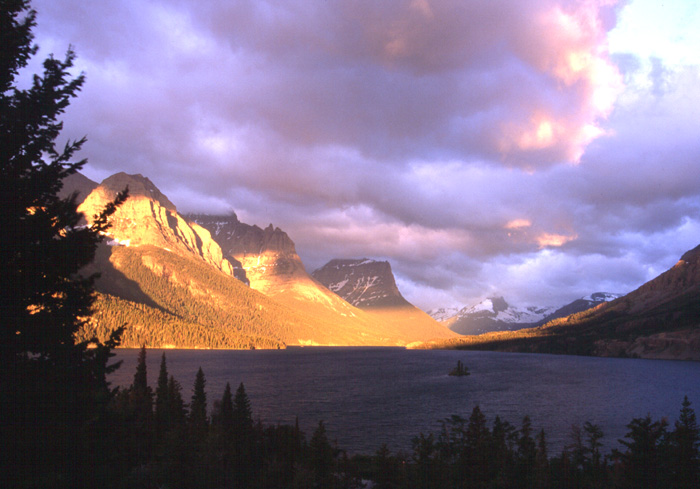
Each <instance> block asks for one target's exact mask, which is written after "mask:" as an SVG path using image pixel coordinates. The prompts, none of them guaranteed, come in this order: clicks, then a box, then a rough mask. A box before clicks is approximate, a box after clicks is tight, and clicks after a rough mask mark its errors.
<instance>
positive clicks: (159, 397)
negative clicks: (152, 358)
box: [154, 353, 170, 438]
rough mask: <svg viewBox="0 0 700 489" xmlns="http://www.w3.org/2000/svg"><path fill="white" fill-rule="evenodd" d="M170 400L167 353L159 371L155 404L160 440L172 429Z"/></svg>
mask: <svg viewBox="0 0 700 489" xmlns="http://www.w3.org/2000/svg"><path fill="white" fill-rule="evenodd" d="M169 404H170V400H169V398H168V367H167V364H166V360H165V353H163V356H162V357H161V360H160V370H159V371H158V384H157V386H156V402H155V412H154V417H155V425H156V434H157V436H158V438H162V437H163V434H164V433H165V432H166V431H167V429H168V428H169V427H170V416H169V414H170V406H169Z"/></svg>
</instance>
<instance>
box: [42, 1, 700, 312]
mask: <svg viewBox="0 0 700 489" xmlns="http://www.w3.org/2000/svg"><path fill="white" fill-rule="evenodd" d="M35 7H36V8H37V9H38V11H39V28H38V38H37V41H38V43H39V44H40V45H41V47H42V49H43V51H42V52H44V53H45V52H49V51H52V52H54V53H56V54H57V55H60V54H61V53H62V52H63V51H65V49H66V48H67V46H68V45H69V44H72V45H74V46H75V49H76V51H77V53H78V56H79V57H78V62H79V69H82V70H84V71H85V72H86V74H87V84H86V86H85V88H84V90H83V92H82V93H81V95H80V96H79V97H78V98H77V99H76V100H75V102H74V103H73V104H72V106H71V108H70V110H69V111H68V113H67V114H66V134H67V135H68V136H70V137H76V136H81V135H83V134H87V135H88V143H87V144H86V146H85V153H86V154H85V156H87V157H88V158H89V161H90V167H89V168H88V172H92V175H91V176H94V177H97V176H99V177H100V178H102V177H106V176H107V175H109V174H111V173H114V172H117V171H126V172H130V173H142V174H144V175H146V176H148V177H149V178H151V179H152V180H153V181H154V182H155V183H156V185H158V186H159V187H160V188H161V189H162V190H163V191H164V192H165V193H166V194H168V196H169V197H170V199H171V200H172V201H173V202H175V203H176V205H177V206H178V207H179V208H180V209H181V210H183V211H199V212H229V211H235V212H236V213H237V214H238V215H239V217H240V218H241V219H242V220H244V221H245V222H250V223H255V224H259V225H261V226H265V225H267V224H268V223H269V222H272V223H273V224H275V225H278V226H280V227H282V228H283V229H284V230H285V231H287V232H288V233H289V234H290V236H291V237H292V239H293V240H294V241H295V243H296V244H297V250H298V252H299V253H300V255H301V256H302V258H303V259H304V260H305V263H306V265H307V267H308V268H309V269H310V271H311V270H313V269H314V268H316V267H318V266H321V265H323V264H324V263H325V261H327V260H329V259H331V258H333V257H336V256H338V257H341V256H342V257H362V256H368V257H374V258H380V259H388V260H390V261H391V262H392V264H393V268H394V271H395V273H396V274H397V275H398V276H399V281H400V283H401V284H402V287H405V288H406V290H408V291H409V292H405V293H406V295H407V296H408V297H409V299H411V300H413V301H414V302H415V303H417V304H418V305H420V306H423V307H427V306H431V305H435V304H434V303H435V301H438V300H439V301H446V302H450V301H452V302H463V303H468V302H471V301H474V300H477V299H478V298H480V297H483V296H485V295H488V294H491V293H502V294H505V295H506V297H507V298H508V297H510V298H511V300H512V301H515V302H517V301H526V302H527V301H544V302H545V303H547V304H548V303H555V304H556V303H557V302H563V301H565V300H572V299H574V298H576V297H577V296H579V295H585V294H587V293H590V292H593V291H594V290H593V289H595V290H599V289H602V288H608V289H609V290H612V291H613V292H626V291H627V290H623V289H630V288H632V287H635V286H637V285H639V283H640V282H641V281H643V280H644V279H648V278H651V277H650V276H649V275H650V274H651V273H654V272H655V271H656V270H659V271H662V269H663V267H664V266H666V264H668V263H669V262H670V261H671V260H672V257H673V256H674V255H678V256H680V253H682V252H683V251H685V249H688V248H690V247H692V246H694V245H692V243H693V241H697V238H698V236H697V235H696V234H694V233H695V232H696V231H697V228H698V226H697V223H698V191H699V190H698V189H700V185H699V184H700V182H699V181H698V178H699V177H698V176H697V173H698V172H696V171H693V169H694V167H695V166H696V165H697V161H698V156H699V154H700V150H699V149H698V143H697V141H700V138H699V137H698V129H697V124H694V123H693V121H694V120H695V119H694V117H695V115H694V114H695V113H696V112H695V108H696V107H697V106H698V104H700V101H699V100H698V96H697V90H696V89H694V88H693V87H694V86H697V82H698V79H697V77H698V70H697V67H695V68H693V67H688V68H685V69H679V68H678V67H672V66H667V65H666V64H665V63H664V61H663V60H661V59H656V60H651V61H649V60H645V59H640V58H638V57H636V56H633V55H631V54H629V55H624V54H618V55H616V56H615V57H614V58H610V57H609V55H608V53H607V51H606V34H607V32H608V31H609V30H610V29H612V28H613V27H614V26H615V23H616V15H617V12H618V9H619V6H615V2H610V1H606V0H600V1H593V0H581V1H556V0H546V1H540V0H531V1H521V2H512V1H505V0H504V1H493V0H491V1H473V2H464V1H461V0H459V1H458V0H455V1H441V2H432V1H428V0H414V1H386V2H355V1H349V0H348V1H342V0H338V1H329V2H308V1H302V0H299V1H288V2H268V1H262V0H255V1H252V0H251V1H243V0H236V1H223V0H221V1H216V0H211V1H201V2H194V1H188V0H178V1H169V2H165V1H151V2H136V1H132V0H123V1H116V2H87V1H83V0H64V1H62V2H51V1H49V0H40V1H37V2H35ZM640 80H642V81H644V80H646V81H647V82H645V83H641V82H640ZM623 82H624V85H623ZM625 87H626V88H625ZM623 88H624V91H622V90H623ZM672 236H676V237H677V239H676V241H675V242H674V244H673V245H669V244H668V243H666V244H664V243H665V241H666V240H670V239H671V237H672ZM649 243H653V245H651V244H649ZM691 245H692V246H691ZM686 246H687V248H685V249H683V247H686ZM676 259H677V257H676ZM671 264H672V263H671ZM608 272H610V273H611V274H612V275H613V276H612V277H610V276H609V275H606V273H608Z"/></svg>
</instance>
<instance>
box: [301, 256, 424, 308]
mask: <svg viewBox="0 0 700 489" xmlns="http://www.w3.org/2000/svg"><path fill="white" fill-rule="evenodd" d="M312 275H313V277H314V278H315V279H316V280H318V281H319V282H321V283H322V284H323V285H325V286H326V287H328V288H329V289H330V290H332V291H333V292H335V293H336V294H338V295H339V296H340V297H342V298H343V299H345V300H346V301H348V302H349V303H350V304H352V305H353V306H357V307H359V308H361V309H374V308H383V307H406V306H410V304H409V303H408V301H407V300H406V299H404V298H403V296H402V295H401V292H399V288H398V287H397V286H396V280H395V278H394V274H393V272H392V271H391V265H390V264H389V262H387V261H375V260H369V259H367V258H363V259H360V260H340V259H335V260H331V261H329V262H328V263H326V264H325V265H324V266H323V267H321V268H319V269H318V270H316V271H314V272H313V273H312Z"/></svg>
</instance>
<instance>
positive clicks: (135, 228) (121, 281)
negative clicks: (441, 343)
mask: <svg viewBox="0 0 700 489" xmlns="http://www.w3.org/2000/svg"><path fill="white" fill-rule="evenodd" d="M73 183H76V184H79V183H80V181H79V180H75V181H74V182H73ZM70 184H71V182H67V183H65V191H66V192H69V193H70V191H71V189H70V187H71V185H70ZM127 186H128V187H129V194H130V197H129V199H128V200H127V201H126V202H125V203H124V205H123V206H121V207H120V208H119V209H118V210H117V212H116V213H115V214H114V215H113V216H112V219H111V222H112V227H111V228H110V230H109V236H108V237H109V239H108V240H107V243H105V244H103V245H102V246H100V248H99V249H98V253H97V257H96V260H95V262H94V263H93V264H91V265H90V266H89V267H88V269H87V270H85V272H86V273H93V272H98V273H100V274H101V277H100V278H99V279H98V281H97V282H96V289H97V291H98V298H97V302H96V310H95V313H94V315H93V316H92V318H91V320H90V323H89V327H87V328H86V329H85V330H83V331H81V333H80V334H79V335H78V336H79V338H78V339H87V338H89V337H91V336H93V335H97V336H98V337H99V338H101V339H103V338H104V337H106V335H107V334H108V332H109V331H111V330H112V329H114V328H116V327H118V326H120V325H123V324H126V325H127V330H126V332H125V335H124V338H123V342H122V346H127V347H138V346H141V345H143V344H146V345H147V346H149V347H176V348H283V347H285V346H287V345H382V346H399V345H406V344H407V343H409V342H412V341H416V340H426V339H429V338H433V337H442V338H445V337H449V331H448V330H446V328H442V327H440V326H438V329H437V330H436V329H433V328H424V329H421V330H415V329H411V328H399V327H397V325H396V324H395V322H393V321H388V320H387V321H381V320H380V318H378V317H377V316H375V315H372V314H369V313H367V312H365V311H362V310H361V309H358V308H356V307H354V306H352V305H351V304H348V303H347V302H345V301H344V300H342V299H341V298H340V297H338V296H337V295H336V294H334V293H332V292H331V291H329V290H328V289H326V288H325V287H323V286H322V285H321V284H319V283H318V282H317V281H315V280H314V279H313V278H311V277H310V276H309V275H308V274H307V273H306V271H305V269H304V266H303V263H302V262H301V260H300V259H299V257H298V255H297V254H296V250H295V249H294V243H293V242H292V240H291V239H290V238H289V236H287V234H286V233H284V232H283V231H282V230H280V229H279V228H274V227H273V226H268V227H267V228H266V229H261V228H259V227H257V226H250V225H247V224H244V223H241V222H239V221H238V219H237V217H236V216H235V214H234V215H230V216H223V217H222V216H214V217H212V216H206V217H205V216H198V217H197V218H198V219H200V220H201V221H202V222H203V223H204V224H206V225H207V226H209V227H210V228H211V229H212V230H213V232H214V234H215V237H216V239H215V238H214V237H213V236H212V232H210V231H209V230H208V229H206V228H205V227H203V226H200V225H199V224H197V222H195V220H194V219H192V218H188V217H186V216H183V215H181V214H180V213H179V212H178V211H177V208H176V207H175V205H174V204H173V203H172V202H171V201H170V200H169V199H168V197H167V196H165V195H164V194H163V193H162V192H161V191H160V190H159V189H158V188H157V187H156V186H155V185H154V184H153V182H151V180H149V179H148V178H147V177H144V176H142V175H127V174H125V173H118V174H116V175H113V176H111V177H109V178H107V179H105V180H104V181H103V182H102V183H101V184H100V185H98V186H96V187H95V188H94V189H92V191H91V192H90V194H89V195H88V196H87V197H86V198H85V200H84V201H83V202H82V204H81V205H80V207H79V211H81V212H83V214H84V215H85V217H86V220H87V221H88V223H89V222H90V221H91V220H92V218H93V217H92V216H94V215H96V214H97V213H98V212H99V211H100V210H101V209H102V208H103V207H104V205H105V204H106V203H108V202H110V201H111V200H112V199H113V198H114V196H115V195H116V193H117V192H118V191H120V190H122V189H124V188H125V187H127ZM215 223H216V225H214V224H215ZM217 240H218V241H217ZM219 242H221V243H222V244H223V245H224V249H222V246H221V245H220V244H219ZM246 282H247V284H249V286H248V285H247V284H246ZM440 328H442V329H440Z"/></svg>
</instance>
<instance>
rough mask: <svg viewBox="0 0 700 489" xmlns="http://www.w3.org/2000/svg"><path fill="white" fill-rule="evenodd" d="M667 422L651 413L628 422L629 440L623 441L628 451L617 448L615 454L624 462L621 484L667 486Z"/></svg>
mask: <svg viewBox="0 0 700 489" xmlns="http://www.w3.org/2000/svg"><path fill="white" fill-rule="evenodd" d="M666 424H667V423H666V421H665V420H661V421H653V420H652V419H651V416H649V415H647V416H646V417H644V418H635V419H633V420H632V421H631V422H630V423H629V424H628V425H627V428H628V429H629V430H630V431H629V432H628V433H627V434H626V435H625V439H623V440H619V442H620V443H621V444H622V445H624V446H625V447H626V448H627V450H626V451H625V452H620V451H619V450H615V451H614V452H613V456H614V457H615V458H616V459H617V460H618V461H619V462H620V464H621V469H622V470H621V474H620V475H621V476H622V478H621V481H620V485H621V487H629V488H635V489H653V488H662V487H666V486H665V485H664V484H663V476H664V474H665V473H666V469H668V467H667V466H666V463H665V462H667V458H666V453H665V448H666V446H665V442H666V435H667V433H666Z"/></svg>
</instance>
